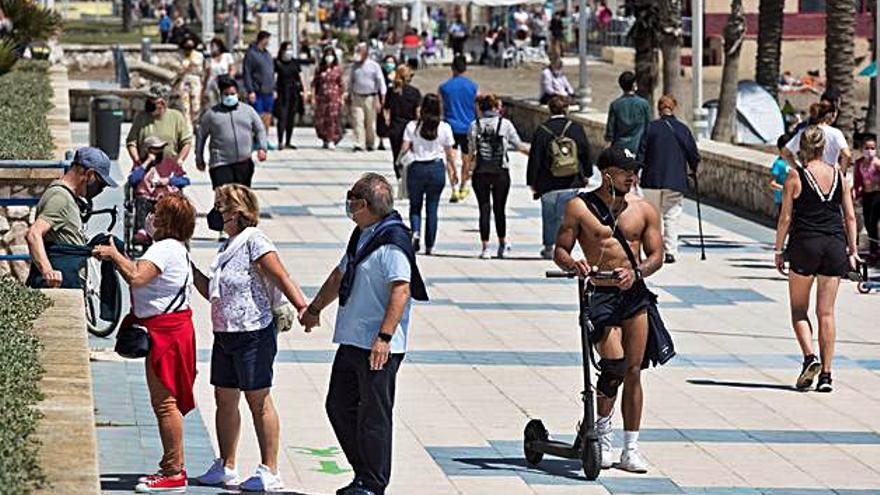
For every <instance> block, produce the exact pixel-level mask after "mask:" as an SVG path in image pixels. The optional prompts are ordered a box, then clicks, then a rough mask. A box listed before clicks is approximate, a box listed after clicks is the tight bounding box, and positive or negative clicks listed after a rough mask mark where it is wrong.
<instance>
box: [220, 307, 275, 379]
mask: <svg viewBox="0 0 880 495" xmlns="http://www.w3.org/2000/svg"><path fill="white" fill-rule="evenodd" d="M277 352H278V339H277V335H276V333H275V323H270V324H269V326H268V327H266V328H264V329H262V330H256V331H253V332H215V333H214V348H213V349H212V350H211V385H214V386H215V387H223V388H237V389H239V390H241V391H248V390H260V389H263V388H269V387H271V386H272V375H273V371H272V367H273V365H274V364H275V354H276V353H277Z"/></svg>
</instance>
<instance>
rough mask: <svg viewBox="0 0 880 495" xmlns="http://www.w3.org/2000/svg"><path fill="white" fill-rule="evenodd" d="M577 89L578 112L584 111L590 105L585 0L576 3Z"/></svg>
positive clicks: (591, 99)
mask: <svg viewBox="0 0 880 495" xmlns="http://www.w3.org/2000/svg"><path fill="white" fill-rule="evenodd" d="M578 9H579V12H578V63H579V69H580V71H579V73H578V89H577V102H578V107H579V109H580V111H582V112H583V111H585V110H586V109H587V107H588V106H589V105H590V103H592V101H593V98H592V97H591V96H590V86H589V85H588V84H587V21H588V20H589V19H587V0H579V1H578Z"/></svg>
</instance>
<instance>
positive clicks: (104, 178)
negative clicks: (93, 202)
mask: <svg viewBox="0 0 880 495" xmlns="http://www.w3.org/2000/svg"><path fill="white" fill-rule="evenodd" d="M107 186H110V187H116V186H117V184H116V181H115V180H113V177H111V176H110V159H109V158H107V155H106V154H105V153H104V152H103V151H101V150H99V149H98V148H90V147H86V148H80V149H78V150H77V151H76V154H75V155H74V157H73V162H72V163H71V164H70V168H68V169H67V172H65V174H64V175H63V176H62V177H61V178H60V179H58V180H56V181H54V182H52V184H50V185H49V187H48V188H46V191H45V192H44V193H43V196H42V197H41V198H40V202H39V203H37V211H36V215H35V220H34V223H33V224H32V225H31V227H30V229H28V233H27V237H26V239H27V243H28V249H29V251H30V254H31V260H32V265H33V266H32V267H31V272H34V271H36V272H38V273H39V274H40V275H41V276H42V278H43V281H44V283H43V285H44V286H45V287H49V288H54V287H78V286H79V285H78V282H79V281H78V280H65V277H64V276H63V275H62V271H61V270H58V269H56V268H54V267H53V265H52V263H51V261H50V259H49V256H48V255H47V249H46V248H47V246H49V245H52V244H67V245H74V246H85V244H86V237H85V233H84V232H83V224H82V217H81V216H80V209H79V204H78V198H86V199H89V200H90V199H92V198H94V197H95V196H97V195H98V194H100V193H101V191H103V190H104V188H105V187H107ZM68 278H70V277H68Z"/></svg>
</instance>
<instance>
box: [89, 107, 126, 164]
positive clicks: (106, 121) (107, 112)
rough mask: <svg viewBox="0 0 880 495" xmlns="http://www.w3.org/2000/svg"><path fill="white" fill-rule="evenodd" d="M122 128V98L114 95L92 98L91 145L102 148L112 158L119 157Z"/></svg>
mask: <svg viewBox="0 0 880 495" xmlns="http://www.w3.org/2000/svg"><path fill="white" fill-rule="evenodd" d="M121 130H122V98H120V97H118V96H113V95H105V96H96V97H94V98H92V102H91V106H90V107H89V146H94V147H96V148H100V149H101V150H103V151H104V153H107V156H108V157H109V158H110V159H111V160H116V159H118V158H119V144H120V137H121V136H120V134H121Z"/></svg>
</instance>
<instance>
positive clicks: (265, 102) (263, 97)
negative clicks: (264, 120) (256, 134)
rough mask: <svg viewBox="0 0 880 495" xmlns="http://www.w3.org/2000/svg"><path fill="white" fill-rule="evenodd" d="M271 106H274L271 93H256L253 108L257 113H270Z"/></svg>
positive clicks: (273, 98)
mask: <svg viewBox="0 0 880 495" xmlns="http://www.w3.org/2000/svg"><path fill="white" fill-rule="evenodd" d="M273 108H275V96H274V95H273V94H272V93H256V99H254V110H256V111H257V113H259V114H263V113H272V109H273Z"/></svg>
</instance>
